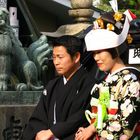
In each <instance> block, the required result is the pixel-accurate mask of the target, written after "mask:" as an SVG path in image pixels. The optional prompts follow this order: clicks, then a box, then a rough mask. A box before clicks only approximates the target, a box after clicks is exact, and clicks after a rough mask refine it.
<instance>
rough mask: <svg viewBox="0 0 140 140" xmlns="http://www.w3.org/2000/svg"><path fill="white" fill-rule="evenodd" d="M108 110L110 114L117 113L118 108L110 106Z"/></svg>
mask: <svg viewBox="0 0 140 140" xmlns="http://www.w3.org/2000/svg"><path fill="white" fill-rule="evenodd" d="M107 111H108V114H111V115H115V114H116V113H117V111H118V109H113V108H110V109H108V110H107Z"/></svg>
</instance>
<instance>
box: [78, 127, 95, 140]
mask: <svg viewBox="0 0 140 140" xmlns="http://www.w3.org/2000/svg"><path fill="white" fill-rule="evenodd" d="M95 132H96V129H95V127H94V126H93V125H92V124H91V125H90V126H88V127H86V128H83V127H80V128H79V129H78V131H77V132H76V134H75V140H88V139H89V138H91V136H93V135H94V133H95Z"/></svg>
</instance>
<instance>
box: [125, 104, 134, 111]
mask: <svg viewBox="0 0 140 140" xmlns="http://www.w3.org/2000/svg"><path fill="white" fill-rule="evenodd" d="M133 108H134V107H133V106H132V104H130V105H129V106H128V108H127V110H128V111H129V112H130V113H132V112H133Z"/></svg>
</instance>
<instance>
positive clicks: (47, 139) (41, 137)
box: [35, 129, 54, 140]
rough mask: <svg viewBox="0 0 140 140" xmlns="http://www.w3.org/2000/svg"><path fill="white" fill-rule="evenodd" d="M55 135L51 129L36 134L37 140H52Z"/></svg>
mask: <svg viewBox="0 0 140 140" xmlns="http://www.w3.org/2000/svg"><path fill="white" fill-rule="evenodd" d="M53 136H54V135H53V133H52V131H51V130H50V129H48V130H41V131H39V132H38V133H37V134H36V137H35V140H51V138H52V137H53Z"/></svg>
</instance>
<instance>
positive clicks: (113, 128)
mask: <svg viewBox="0 0 140 140" xmlns="http://www.w3.org/2000/svg"><path fill="white" fill-rule="evenodd" d="M109 130H111V131H112V132H113V131H116V132H118V131H120V130H121V125H120V124H119V122H118V121H114V122H113V123H111V124H110V128H109Z"/></svg>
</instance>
